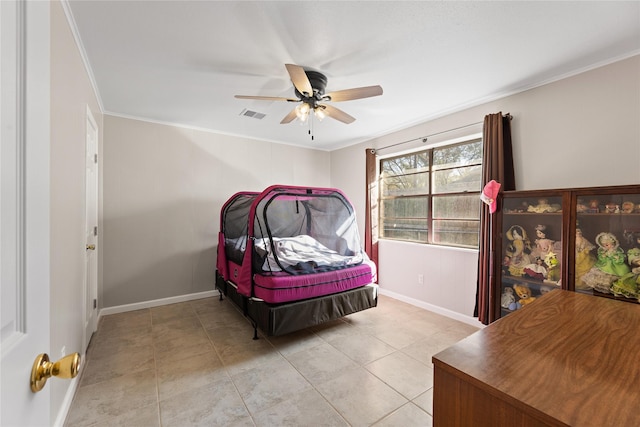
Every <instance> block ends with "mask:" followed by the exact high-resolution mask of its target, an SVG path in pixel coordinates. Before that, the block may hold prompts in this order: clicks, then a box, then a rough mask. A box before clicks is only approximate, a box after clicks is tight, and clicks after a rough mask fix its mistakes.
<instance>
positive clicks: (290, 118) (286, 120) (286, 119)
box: [280, 108, 297, 125]
mask: <svg viewBox="0 0 640 427" xmlns="http://www.w3.org/2000/svg"><path fill="white" fill-rule="evenodd" d="M296 117H297V116H296V109H295V108H294V109H293V110H291V111H290V112H289V114H287V115H286V116H284V119H282V121H281V122H280V124H281V125H284V124H287V123H291V122H292V121H293V120H294V119H295V118H296Z"/></svg>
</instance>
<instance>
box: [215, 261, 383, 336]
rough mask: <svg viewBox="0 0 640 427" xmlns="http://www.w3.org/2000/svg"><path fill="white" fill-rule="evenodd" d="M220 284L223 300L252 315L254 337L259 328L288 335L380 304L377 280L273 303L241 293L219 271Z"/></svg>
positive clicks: (266, 331) (218, 286)
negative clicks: (353, 287) (354, 286)
mask: <svg viewBox="0 0 640 427" xmlns="http://www.w3.org/2000/svg"><path fill="white" fill-rule="evenodd" d="M216 288H217V289H218V291H219V292H220V301H222V300H223V299H224V298H223V296H226V297H227V298H229V299H230V300H231V301H233V302H234V304H236V305H237V306H238V307H239V308H240V309H241V310H242V313H243V314H244V315H245V316H246V317H247V318H249V320H250V321H251V324H252V325H253V339H254V340H257V339H258V328H260V330H261V331H263V332H264V333H265V334H267V336H278V335H284V334H288V333H290V332H295V331H298V330H300V329H304V328H308V327H311V326H315V325H319V324H321V323H324V322H328V321H330V320H335V319H339V318H341V317H344V316H346V315H348V314H352V313H356V312H358V311H362V310H366V309H368V308H373V307H376V306H377V305H378V285H376V284H370V285H366V286H361V287H359V288H356V289H350V290H348V291H344V292H339V293H336V294H331V295H325V296H321V297H316V298H310V299H305V300H300V301H291V302H286V303H280V304H269V303H266V302H264V301H263V300H261V299H258V298H250V297H247V296H244V295H241V294H239V293H238V291H237V288H236V286H235V285H234V284H233V283H232V282H229V281H226V280H224V278H223V277H222V276H221V275H220V274H219V273H218V272H216Z"/></svg>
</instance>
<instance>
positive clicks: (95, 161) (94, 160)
mask: <svg viewBox="0 0 640 427" xmlns="http://www.w3.org/2000/svg"><path fill="white" fill-rule="evenodd" d="M93 162H94V163H96V164H98V155H97V154H94V155H93Z"/></svg>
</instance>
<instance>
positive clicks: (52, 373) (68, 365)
mask: <svg viewBox="0 0 640 427" xmlns="http://www.w3.org/2000/svg"><path fill="white" fill-rule="evenodd" d="M79 369H80V355H79V354H78V353H73V354H69V355H67V356H65V357H63V358H62V359H60V360H58V361H57V362H55V363H51V362H50V361H49V356H48V355H47V354H46V353H42V354H40V355H39V356H38V357H36V360H35V362H33V368H32V369H31V391H32V392H34V393H37V392H39V391H40V390H42V389H43V388H44V385H45V384H46V383H47V380H48V379H49V378H50V377H58V378H68V379H70V378H75V377H76V375H78V370H79Z"/></svg>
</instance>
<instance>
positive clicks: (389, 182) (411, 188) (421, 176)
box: [380, 172, 429, 197]
mask: <svg viewBox="0 0 640 427" xmlns="http://www.w3.org/2000/svg"><path fill="white" fill-rule="evenodd" d="M380 188H381V190H382V196H383V197H387V196H406V195H413V194H429V172H423V173H418V174H412V175H398V176H390V177H388V178H383V179H381V180H380Z"/></svg>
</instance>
